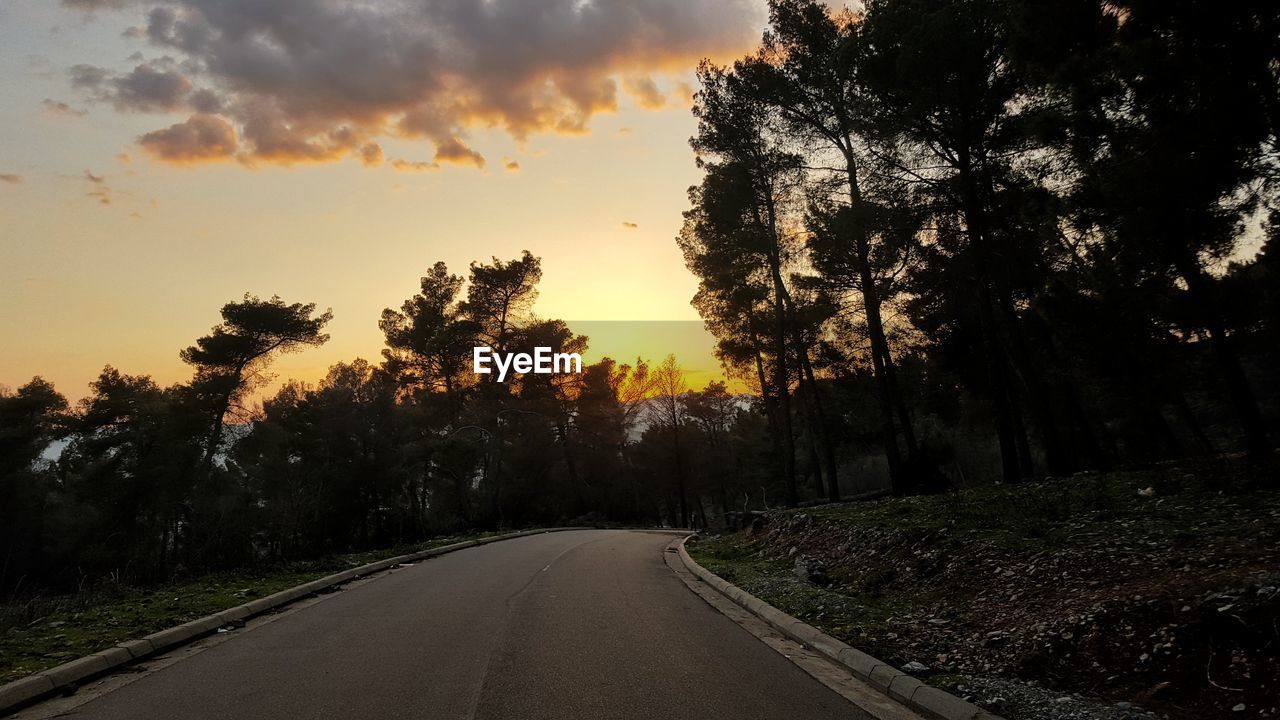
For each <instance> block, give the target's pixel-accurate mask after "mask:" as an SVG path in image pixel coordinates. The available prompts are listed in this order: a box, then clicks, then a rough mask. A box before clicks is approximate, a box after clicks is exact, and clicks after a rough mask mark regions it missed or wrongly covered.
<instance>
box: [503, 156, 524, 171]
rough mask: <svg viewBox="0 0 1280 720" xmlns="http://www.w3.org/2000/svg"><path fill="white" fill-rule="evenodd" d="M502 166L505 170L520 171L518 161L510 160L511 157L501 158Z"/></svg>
mask: <svg viewBox="0 0 1280 720" xmlns="http://www.w3.org/2000/svg"><path fill="white" fill-rule="evenodd" d="M502 167H503V168H505V169H506V171H507V172H520V163H518V162H516V161H515V160H512V159H511V158H502Z"/></svg>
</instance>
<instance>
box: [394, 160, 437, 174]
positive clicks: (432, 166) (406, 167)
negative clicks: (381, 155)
mask: <svg viewBox="0 0 1280 720" xmlns="http://www.w3.org/2000/svg"><path fill="white" fill-rule="evenodd" d="M391 167H393V168H395V169H396V170H399V171H401V172H430V171H432V170H439V169H440V165H439V164H438V163H433V162H426V161H416V162H415V161H412V160H400V159H398V158H397V159H395V160H392V161H391Z"/></svg>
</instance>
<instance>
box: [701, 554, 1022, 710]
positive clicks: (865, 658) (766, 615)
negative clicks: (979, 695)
mask: <svg viewBox="0 0 1280 720" xmlns="http://www.w3.org/2000/svg"><path fill="white" fill-rule="evenodd" d="M687 540H688V538H685V540H681V541H680V543H679V544H678V545H677V547H678V548H679V552H680V561H681V562H683V563H684V566H685V567H686V568H688V569H689V571H690V572H692V573H693V574H694V575H696V576H697V577H698V579H700V580H702V581H703V582H705V583H706V584H708V585H710V586H711V587H712V588H714V589H715V590H716V592H718V593H720V594H721V595H724V596H725V597H727V598H729V599H730V600H732V601H733V602H735V603H737V604H738V605H740V606H741V607H742V608H743V609H744V610H746V611H747V612H750V613H751V614H753V615H755V616H756V617H759V618H760V619H761V620H764V621H765V622H766V623H768V624H770V625H772V626H773V627H774V628H776V629H777V630H778V631H779V632H781V633H782V634H783V635H786V636H787V637H789V638H791V639H792V640H795V641H796V642H798V643H800V644H801V645H804V646H806V647H808V648H811V649H813V650H814V651H816V652H819V653H822V654H823V655H825V656H826V657H827V658H829V659H831V660H832V661H834V662H836V663H838V664H840V665H843V666H844V667H846V668H848V669H849V671H850V672H852V673H853V674H854V675H855V676H857V677H858V678H860V679H862V680H864V681H866V682H868V683H870V684H871V685H872V686H873V687H875V688H876V689H878V690H880V691H881V692H883V693H884V694H886V695H888V696H889V697H892V698H893V699H895V700H897V701H898V702H900V703H902V704H903V705H906V706H907V707H909V708H911V709H912V710H915V711H916V712H919V713H921V714H923V715H925V716H927V717H930V718H934V720H1004V718H1001V717H1000V716H999V715H994V714H992V713H989V712H987V711H986V710H983V709H982V708H980V707H978V706H977V705H974V704H973V703H971V702H968V701H966V700H961V699H960V698H958V697H956V696H955V695H952V694H951V693H947V692H943V691H942V690H939V689H937V688H935V687H931V686H929V685H926V684H925V683H923V682H920V681H919V680H917V679H916V678H913V677H911V676H910V675H908V674H906V673H904V672H902V671H901V670H899V669H897V668H895V667H893V666H892V665H889V664H888V663H886V662H882V661H880V660H877V659H875V658H873V657H871V656H870V655H868V654H866V653H864V652H862V651H861V650H859V649H857V648H855V647H851V646H849V645H846V644H844V643H842V642H840V641H839V640H837V639H835V638H833V637H831V636H830V635H828V634H826V633H824V632H822V631H821V630H819V629H817V628H815V627H813V626H812V625H809V624H808V623H805V622H802V621H800V620H797V619H796V618H793V617H791V616H790V615H788V614H786V613H784V612H782V611H781V610H779V609H778V608H776V607H774V606H772V605H770V604H769V603H767V602H765V601H763V600H761V599H760V598H758V597H756V596H754V595H752V594H750V593H748V592H747V591H745V590H743V589H742V588H740V587H738V586H736V585H732V584H730V583H728V582H726V581H725V580H724V579H723V578H721V577H720V576H718V575H716V574H715V573H713V572H711V571H710V570H707V569H706V568H704V567H702V566H701V565H699V564H698V563H696V562H694V559H693V558H691V557H689V551H688V550H685V547H684V545H685V542H686V541H687Z"/></svg>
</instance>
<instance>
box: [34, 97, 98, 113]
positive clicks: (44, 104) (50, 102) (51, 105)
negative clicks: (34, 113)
mask: <svg viewBox="0 0 1280 720" xmlns="http://www.w3.org/2000/svg"><path fill="white" fill-rule="evenodd" d="M40 108H41V109H42V110H44V113H45V114H46V115H51V116H54V117H83V116H85V115H88V114H89V111H88V110H77V109H76V108H73V107H71V106H70V105H68V104H66V103H65V102H62V101H61V100H54V99H52V98H45V99H44V100H41V101H40Z"/></svg>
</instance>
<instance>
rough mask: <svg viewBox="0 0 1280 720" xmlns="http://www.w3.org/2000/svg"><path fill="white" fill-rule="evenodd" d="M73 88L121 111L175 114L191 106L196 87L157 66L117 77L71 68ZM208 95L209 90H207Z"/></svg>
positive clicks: (143, 66) (87, 67) (147, 65)
mask: <svg viewBox="0 0 1280 720" xmlns="http://www.w3.org/2000/svg"><path fill="white" fill-rule="evenodd" d="M71 86H72V87H74V88H77V89H79V90H83V91H85V92H87V93H88V94H89V96H90V97H91V98H93V99H94V100H100V101H104V102H109V103H111V105H112V106H114V107H115V109H116V110H118V111H120V112H173V111H175V110H180V109H183V108H186V107H188V102H187V101H188V97H189V96H190V95H191V94H192V92H191V91H192V84H191V80H189V79H188V78H187V77H186V76H185V75H183V74H182V73H181V72H179V71H177V70H174V69H170V68H163V67H158V66H157V65H155V64H153V63H142V64H140V65H137V66H135V67H134V68H133V70H132V71H130V72H129V73H127V74H124V75H116V74H113V73H112V72H111V71H109V70H107V69H106V68H100V67H97V66H94V65H76V66H74V67H72V68H71ZM205 92H207V91H205Z"/></svg>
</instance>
